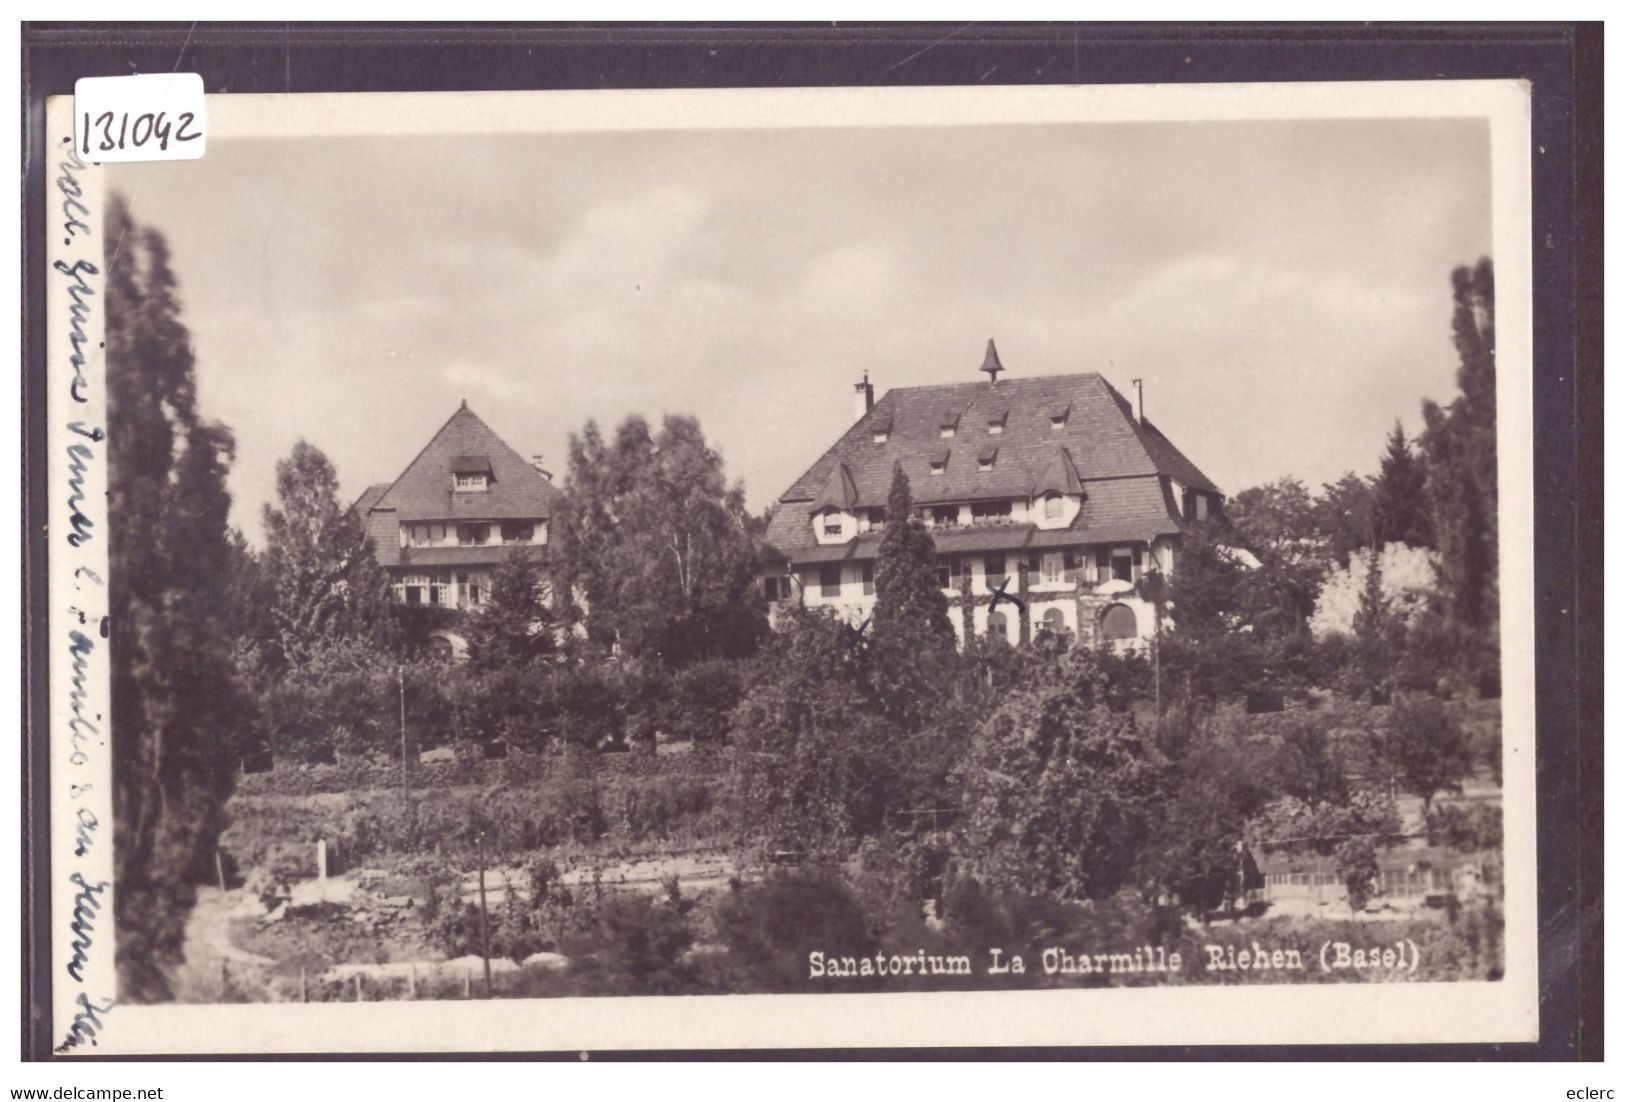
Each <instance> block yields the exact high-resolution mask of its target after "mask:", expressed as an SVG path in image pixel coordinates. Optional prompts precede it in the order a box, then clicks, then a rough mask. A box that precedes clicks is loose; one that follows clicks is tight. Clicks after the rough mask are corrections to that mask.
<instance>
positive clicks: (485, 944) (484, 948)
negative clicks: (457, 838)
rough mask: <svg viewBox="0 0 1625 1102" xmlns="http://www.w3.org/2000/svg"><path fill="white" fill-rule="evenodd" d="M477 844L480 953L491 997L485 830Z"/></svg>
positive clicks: (486, 986)
mask: <svg viewBox="0 0 1625 1102" xmlns="http://www.w3.org/2000/svg"><path fill="white" fill-rule="evenodd" d="M476 845H477V846H478V847H479V851H480V955H481V956H483V957H484V958H485V997H486V998H488V999H489V998H490V997H491V919H490V917H489V915H488V914H487V913H486V909H485V831H483V830H482V831H480V832H479V834H478V836H477V839H476Z"/></svg>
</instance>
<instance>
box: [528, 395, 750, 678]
mask: <svg viewBox="0 0 1625 1102" xmlns="http://www.w3.org/2000/svg"><path fill="white" fill-rule="evenodd" d="M559 520H560V523H559V529H560V531H559V536H560V539H559V545H560V552H561V558H562V561H561V563H560V571H559V584H560V585H562V586H564V587H565V588H564V592H567V593H570V594H572V595H573V594H575V593H576V592H578V591H579V593H580V594H581V596H582V597H583V598H584V599H585V603H586V606H587V608H588V610H589V613H588V616H587V625H588V630H589V632H591V633H593V635H594V636H595V637H596V638H598V639H600V640H601V641H603V642H605V643H618V644H619V646H620V647H621V648H622V650H623V651H624V652H625V653H626V654H628V655H630V656H633V657H644V658H651V659H655V660H658V661H660V662H662V663H664V664H665V665H667V666H669V667H680V666H683V665H686V664H688V663H689V662H694V661H699V660H701V659H705V658H716V657H728V658H732V657H740V656H744V655H748V654H750V653H752V652H753V651H754V650H755V648H756V647H757V646H758V645H759V644H760V643H761V640H762V639H763V637H764V636H765V634H766V629H767V621H766V610H765V608H764V606H763V605H762V602H760V601H759V600H757V599H756V597H755V579H756V554H757V540H756V535H757V530H758V528H759V522H758V521H756V520H754V519H753V518H752V517H751V516H750V515H749V514H748V513H747V512H746V510H745V499H744V490H743V488H742V487H741V486H739V485H738V484H735V485H733V486H729V485H728V484H727V482H726V480H725V478H724V475H723V469H722V457H721V456H720V455H719V454H717V452H716V451H715V450H714V449H712V448H711V447H710V445H709V444H708V443H707V442H706V439H705V434H704V433H703V432H702V431H701V429H700V425H699V422H698V421H696V420H695V419H694V418H692V417H686V416H669V417H667V418H666V419H665V421H664V422H663V423H662V425H661V428H660V432H659V433H658V434H655V433H652V432H651V431H650V429H649V425H648V423H647V422H646V421H644V420H643V418H641V417H635V416H634V417H629V418H627V419H626V420H625V421H624V422H622V424H621V426H620V428H619V429H618V430H617V431H616V434H615V440H614V442H613V444H606V443H605V442H604V440H603V437H602V435H601V434H600V432H599V430H598V427H597V426H596V425H595V424H593V423H591V422H589V423H588V425H587V426H586V428H585V429H584V430H583V431H582V433H581V434H580V435H579V436H572V437H571V439H570V462H569V485H568V502H567V504H566V508H565V510H564V514H563V516H561V517H560V518H559Z"/></svg>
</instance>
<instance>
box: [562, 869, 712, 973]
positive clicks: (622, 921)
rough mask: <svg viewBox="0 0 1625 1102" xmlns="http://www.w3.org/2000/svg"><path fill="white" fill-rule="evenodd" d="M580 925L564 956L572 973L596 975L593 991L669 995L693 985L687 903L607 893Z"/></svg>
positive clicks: (692, 938)
mask: <svg viewBox="0 0 1625 1102" xmlns="http://www.w3.org/2000/svg"><path fill="white" fill-rule="evenodd" d="M583 926H584V928H583V929H582V930H581V931H580V933H578V934H577V935H576V937H574V938H572V939H571V941H570V942H569V943H568V953H567V955H568V956H570V958H571V960H572V965H571V972H572V973H575V974H582V973H585V974H588V975H591V976H592V977H593V978H594V980H595V981H596V982H595V983H594V984H593V987H592V990H593V993H594V994H601V995H673V994H680V993H683V992H685V991H688V990H690V989H691V988H692V985H693V973H692V970H691V969H690V968H688V967H687V966H686V965H685V964H684V963H683V956H684V954H685V953H686V952H687V950H688V948H689V947H690V946H691V945H693V944H694V931H693V929H692V928H691V927H690V925H689V922H688V917H687V907H686V906H685V905H683V904H681V903H672V902H670V901H659V902H657V901H655V900H654V899H651V898H650V897H648V896H646V895H642V894H639V893H621V894H616V895H611V896H610V897H609V898H607V899H605V900H604V902H602V903H600V904H598V905H597V906H596V907H594V908H593V910H592V911H591V912H590V916H589V917H588V918H587V921H586V922H585V923H584V924H583Z"/></svg>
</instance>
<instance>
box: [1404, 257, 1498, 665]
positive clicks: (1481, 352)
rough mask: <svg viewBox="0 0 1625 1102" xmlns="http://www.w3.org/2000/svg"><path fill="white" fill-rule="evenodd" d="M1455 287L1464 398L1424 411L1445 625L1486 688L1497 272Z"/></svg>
mask: <svg viewBox="0 0 1625 1102" xmlns="http://www.w3.org/2000/svg"><path fill="white" fill-rule="evenodd" d="M1451 281H1452V284H1453V286H1454V289H1455V298H1456V308H1455V316H1454V318H1453V321H1452V325H1453V328H1454V331H1455V344H1456V351H1457V354H1458V355H1459V356H1460V359H1461V365H1460V367H1459V369H1458V370H1457V373H1456V380H1457V384H1458V385H1459V387H1460V389H1461V393H1460V394H1459V395H1458V396H1457V397H1456V399H1455V400H1454V401H1452V402H1451V403H1450V404H1449V405H1448V406H1444V407H1440V406H1439V405H1437V404H1435V403H1433V402H1428V403H1426V404H1424V406H1423V409H1422V415H1423V418H1424V420H1425V422H1426V425H1427V428H1426V430H1425V431H1424V433H1423V435H1422V451H1423V455H1424V456H1425V458H1426V465H1427V491H1428V493H1427V496H1428V505H1429V512H1430V514H1431V520H1432V528H1433V537H1434V541H1435V544H1434V545H1435V546H1436V547H1437V549H1438V551H1439V557H1438V574H1439V589H1440V595H1441V597H1442V598H1443V606H1444V607H1443V612H1444V616H1445V622H1446V625H1447V627H1448V628H1449V629H1450V631H1451V633H1452V635H1453V636H1454V641H1455V645H1454V647H1453V649H1455V650H1456V651H1457V652H1458V653H1459V654H1461V655H1462V657H1463V659H1464V665H1466V666H1468V667H1470V668H1469V669H1468V671H1467V672H1469V673H1472V674H1474V675H1475V676H1477V677H1478V678H1479V679H1480V680H1481V681H1484V680H1487V679H1489V678H1491V677H1493V676H1494V674H1495V671H1496V669H1497V668H1498V666H1497V664H1498V661H1499V654H1498V651H1497V650H1496V647H1495V645H1494V644H1495V639H1496V634H1497V633H1496V630H1495V629H1496V627H1497V625H1498V623H1499V616H1500V614H1499V586H1498V584H1497V576H1496V571H1497V561H1498V557H1499V556H1498V543H1497V540H1498V534H1497V533H1498V524H1497V520H1496V501H1497V497H1496V494H1497V491H1496V468H1495V463H1496V447H1495V416H1496V413H1495V273H1494V268H1493V266H1492V265H1491V263H1490V261H1489V260H1488V259H1487V258H1486V259H1483V260H1480V261H1479V262H1478V264H1477V265H1476V266H1474V267H1472V268H1468V267H1465V266H1463V267H1460V268H1457V269H1456V271H1455V272H1454V273H1452V276H1451Z"/></svg>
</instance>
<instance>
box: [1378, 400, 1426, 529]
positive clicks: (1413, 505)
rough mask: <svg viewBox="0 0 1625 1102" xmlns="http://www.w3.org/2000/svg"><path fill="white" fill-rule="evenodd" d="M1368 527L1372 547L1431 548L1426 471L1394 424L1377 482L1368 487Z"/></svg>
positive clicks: (1402, 429)
mask: <svg viewBox="0 0 1625 1102" xmlns="http://www.w3.org/2000/svg"><path fill="white" fill-rule="evenodd" d="M1372 496H1373V498H1374V499H1375V500H1374V501H1373V505H1372V526H1373V528H1374V529H1375V535H1376V546H1377V547H1379V548H1381V547H1385V546H1387V545H1388V544H1390V543H1403V544H1405V545H1407V546H1409V547H1432V546H1433V524H1432V521H1431V519H1430V518H1429V516H1428V502H1427V472H1426V471H1425V470H1424V469H1423V467H1422V461H1421V460H1420V459H1418V458H1417V456H1416V453H1415V452H1414V451H1413V450H1412V449H1411V444H1410V441H1408V440H1406V439H1405V429H1404V427H1403V426H1402V425H1400V423H1399V422H1398V421H1395V422H1394V431H1393V432H1391V433H1389V434H1388V450H1387V451H1385V452H1384V453H1383V456H1382V466H1381V467H1380V468H1379V470H1378V472H1377V482H1376V485H1375V486H1374V487H1373V488H1372Z"/></svg>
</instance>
